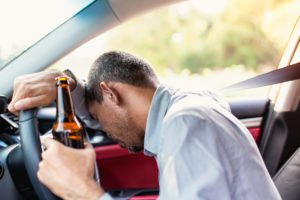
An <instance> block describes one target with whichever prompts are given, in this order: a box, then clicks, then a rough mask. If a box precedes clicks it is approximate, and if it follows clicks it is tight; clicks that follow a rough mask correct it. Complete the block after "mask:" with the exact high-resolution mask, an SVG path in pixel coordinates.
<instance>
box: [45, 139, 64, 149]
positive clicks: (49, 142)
mask: <svg viewBox="0 0 300 200" xmlns="http://www.w3.org/2000/svg"><path fill="white" fill-rule="evenodd" d="M41 143H42V144H43V145H44V147H45V148H46V149H49V148H52V147H53V146H57V145H62V144H60V143H59V142H57V141H56V140H54V139H52V138H43V139H42V141H41Z"/></svg>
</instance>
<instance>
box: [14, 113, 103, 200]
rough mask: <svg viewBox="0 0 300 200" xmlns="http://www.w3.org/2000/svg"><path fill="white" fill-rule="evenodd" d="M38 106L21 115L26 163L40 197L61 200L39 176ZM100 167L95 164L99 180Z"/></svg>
mask: <svg viewBox="0 0 300 200" xmlns="http://www.w3.org/2000/svg"><path fill="white" fill-rule="evenodd" d="M37 111H38V109H37V108H34V109H29V110H23V111H21V112H20V116H19V127H20V136H21V148H22V152H23V158H24V164H25V168H26V171H27V173H28V176H29V179H30V182H31V183H32V185H33V188H34V190H35V192H36V194H37V195H38V197H39V199H46V200H59V199H60V198H59V197H57V196H55V195H54V194H53V193H52V192H50V190H49V189H48V188H46V187H45V186H44V185H43V184H42V183H41V182H40V181H39V180H38V177H37V171H38V165H39V162H40V161H41V153H42V149H41V141H40V134H39V131H38V127H37ZM98 174H99V172H98V168H97V167H96V166H95V179H96V181H98V180H99V175H98Z"/></svg>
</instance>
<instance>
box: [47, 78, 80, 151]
mask: <svg viewBox="0 0 300 200" xmlns="http://www.w3.org/2000/svg"><path fill="white" fill-rule="evenodd" d="M56 81H57V82H56V86H57V95H56V119H55V122H54V124H53V126H52V134H53V138H54V139H56V140H58V141H59V142H61V143H63V144H65V145H67V146H69V147H73V148H77V149H80V148H83V140H84V130H83V127H82V125H81V123H80V122H79V120H78V119H77V117H76V116H75V114H74V109H73V104H72V99H71V95H70V87H69V80H68V78H67V77H58V78H56Z"/></svg>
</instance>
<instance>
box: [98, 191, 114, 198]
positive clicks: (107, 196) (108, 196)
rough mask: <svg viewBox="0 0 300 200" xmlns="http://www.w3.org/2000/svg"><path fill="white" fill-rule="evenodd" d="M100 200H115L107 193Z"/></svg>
mask: <svg viewBox="0 0 300 200" xmlns="http://www.w3.org/2000/svg"><path fill="white" fill-rule="evenodd" d="M98 200H113V198H112V197H111V196H110V195H109V194H108V193H107V192H105V193H104V194H103V195H102V196H101V197H100V198H99V199H98Z"/></svg>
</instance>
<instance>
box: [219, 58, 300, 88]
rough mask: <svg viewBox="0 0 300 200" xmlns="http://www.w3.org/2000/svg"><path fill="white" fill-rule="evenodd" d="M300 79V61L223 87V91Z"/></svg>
mask: <svg viewBox="0 0 300 200" xmlns="http://www.w3.org/2000/svg"><path fill="white" fill-rule="evenodd" d="M297 79H300V62H298V63H295V64H292V65H288V66H286V67H283V68H280V69H275V70H273V71H270V72H267V73H264V74H261V75H258V76H255V77H253V78H250V79H247V80H244V81H241V82H238V83H235V84H233V85H230V86H227V87H225V88H222V89H221V91H222V92H230V91H237V90H244V89H250V88H257V87H263V86H268V85H274V84H277V83H283V82H286V81H292V80H297Z"/></svg>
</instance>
